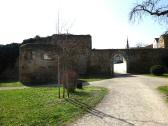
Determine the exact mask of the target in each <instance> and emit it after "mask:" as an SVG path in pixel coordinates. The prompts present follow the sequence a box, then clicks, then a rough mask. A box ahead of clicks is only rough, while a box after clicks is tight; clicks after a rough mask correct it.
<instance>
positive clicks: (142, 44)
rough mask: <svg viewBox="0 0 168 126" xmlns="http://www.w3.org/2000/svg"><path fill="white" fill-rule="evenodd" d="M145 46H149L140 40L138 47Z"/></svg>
mask: <svg viewBox="0 0 168 126" xmlns="http://www.w3.org/2000/svg"><path fill="white" fill-rule="evenodd" d="M145 46H147V45H146V44H144V43H142V42H139V43H137V44H136V47H137V48H141V47H145Z"/></svg>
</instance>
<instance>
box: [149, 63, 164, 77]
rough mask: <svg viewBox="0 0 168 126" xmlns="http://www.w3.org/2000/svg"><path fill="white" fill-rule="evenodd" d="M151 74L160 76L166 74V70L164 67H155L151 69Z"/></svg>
mask: <svg viewBox="0 0 168 126" xmlns="http://www.w3.org/2000/svg"><path fill="white" fill-rule="evenodd" d="M150 72H151V74H154V75H157V76H160V75H162V74H164V73H165V68H164V66H162V65H154V66H152V67H151V69H150Z"/></svg>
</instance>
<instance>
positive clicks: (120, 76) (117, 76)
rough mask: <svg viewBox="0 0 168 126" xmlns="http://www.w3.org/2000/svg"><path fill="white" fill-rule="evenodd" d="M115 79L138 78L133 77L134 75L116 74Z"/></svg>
mask: <svg viewBox="0 0 168 126" xmlns="http://www.w3.org/2000/svg"><path fill="white" fill-rule="evenodd" d="M114 77H115V78H126V77H136V76H135V75H132V74H129V73H127V74H120V73H115V74H114Z"/></svg>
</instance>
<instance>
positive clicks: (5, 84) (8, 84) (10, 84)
mask: <svg viewBox="0 0 168 126" xmlns="http://www.w3.org/2000/svg"><path fill="white" fill-rule="evenodd" d="M21 86H23V84H22V83H20V82H18V81H16V82H0V87H21Z"/></svg>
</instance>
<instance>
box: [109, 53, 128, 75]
mask: <svg viewBox="0 0 168 126" xmlns="http://www.w3.org/2000/svg"><path fill="white" fill-rule="evenodd" d="M127 62H128V59H127V56H126V54H125V53H124V52H116V53H114V55H113V56H112V61H111V64H112V68H111V69H112V73H114V74H126V73H127Z"/></svg>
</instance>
